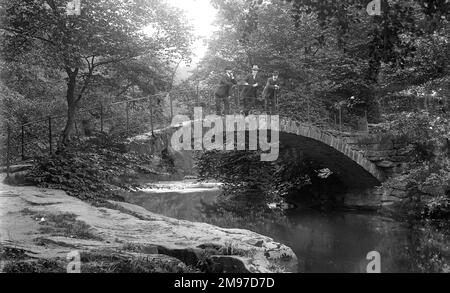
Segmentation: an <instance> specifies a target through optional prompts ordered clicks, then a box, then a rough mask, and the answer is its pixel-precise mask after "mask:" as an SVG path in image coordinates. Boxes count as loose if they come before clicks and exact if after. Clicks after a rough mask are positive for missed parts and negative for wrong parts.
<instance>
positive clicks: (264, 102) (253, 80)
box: [214, 65, 280, 115]
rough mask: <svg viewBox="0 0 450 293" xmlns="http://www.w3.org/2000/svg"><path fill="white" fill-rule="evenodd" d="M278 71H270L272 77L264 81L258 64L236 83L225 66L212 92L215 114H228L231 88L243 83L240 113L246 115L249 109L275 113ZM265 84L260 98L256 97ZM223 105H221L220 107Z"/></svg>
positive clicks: (230, 71)
mask: <svg viewBox="0 0 450 293" xmlns="http://www.w3.org/2000/svg"><path fill="white" fill-rule="evenodd" d="M278 74H279V73H278V71H274V72H273V73H272V77H270V78H269V79H267V81H265V82H264V80H263V79H262V77H261V76H260V74H259V67H258V65H254V66H253V67H252V73H251V74H249V75H248V76H247V77H246V78H245V80H243V81H241V82H239V83H238V81H237V80H236V78H235V77H234V74H233V71H232V70H231V68H229V67H227V68H225V74H224V75H223V76H222V77H221V79H220V82H219V85H218V86H217V89H216V91H215V92H214V97H215V99H216V114H217V115H228V114H230V101H229V97H230V96H231V89H232V88H233V86H235V85H243V86H244V89H243V91H242V95H241V97H239V98H240V99H241V100H242V101H241V103H240V104H242V106H243V109H242V113H243V114H244V115H248V114H249V113H250V112H251V111H254V110H258V109H263V110H264V111H265V112H266V113H267V114H275V112H276V107H277V98H278V97H277V93H278V91H279V89H280V84H279V79H278ZM264 84H265V86H264V89H263V91H262V98H261V99H260V98H259V97H258V93H259V89H260V88H262V86H263V85H264ZM222 106H223V107H222Z"/></svg>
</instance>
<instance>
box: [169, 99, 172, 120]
mask: <svg viewBox="0 0 450 293" xmlns="http://www.w3.org/2000/svg"><path fill="white" fill-rule="evenodd" d="M169 101H170V121H171V122H172V119H173V98H172V94H171V93H170V92H169Z"/></svg>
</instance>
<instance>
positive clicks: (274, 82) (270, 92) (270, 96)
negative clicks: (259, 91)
mask: <svg viewBox="0 0 450 293" xmlns="http://www.w3.org/2000/svg"><path fill="white" fill-rule="evenodd" d="M279 89H280V84H279V79H278V71H275V72H274V73H273V74H272V77H271V78H269V79H268V80H267V83H266V86H265V87H264V91H263V98H264V100H265V101H266V112H267V113H269V114H275V112H276V102H277V92H278V90H279Z"/></svg>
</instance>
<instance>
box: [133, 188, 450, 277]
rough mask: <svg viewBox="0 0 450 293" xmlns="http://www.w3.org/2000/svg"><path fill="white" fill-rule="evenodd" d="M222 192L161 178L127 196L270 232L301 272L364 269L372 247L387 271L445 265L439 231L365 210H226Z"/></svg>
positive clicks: (193, 216)
mask: <svg viewBox="0 0 450 293" xmlns="http://www.w3.org/2000/svg"><path fill="white" fill-rule="evenodd" d="M221 192H222V191H221V190H220V186H219V185H218V184H214V183H209V184H208V183H203V184H199V183H194V182H193V181H186V180H185V181H171V182H159V183H155V184H152V185H151V186H149V188H146V189H143V190H141V191H139V192H136V193H132V194H129V195H127V198H126V200H127V201H128V202H131V203H134V204H137V205H140V206H143V207H144V208H146V209H147V210H149V211H152V212H155V213H158V214H162V215H165V216H169V217H173V218H177V219H183V220H189V221H197V222H207V223H211V224H214V225H218V226H221V227H224V228H243V229H249V230H252V231H255V232H257V233H260V234H263V235H266V236H269V237H271V238H273V239H274V240H276V241H278V242H281V243H284V244H286V245H288V246H290V247H291V248H292V249H293V250H294V252H295V253H296V255H297V257H298V259H299V267H298V271H299V272H307V273H313V272H332V273H345V272H355V273H364V272H366V270H367V266H368V264H369V262H370V261H369V260H367V259H366V258H367V254H368V253H369V252H371V251H377V252H378V253H379V254H380V256H381V271H382V272H386V273H387V272H424V271H442V270H446V269H447V267H446V266H447V264H448V262H447V261H448V260H449V259H448V258H446V257H448V251H449V247H448V244H449V241H448V240H449V239H447V238H445V236H443V235H442V234H440V233H439V231H432V229H429V228H423V227H417V226H414V225H411V224H405V223H401V222H398V221H395V220H393V219H391V218H387V217H383V216H380V215H378V214H376V213H367V212H365V213H362V212H361V213H356V212H348V211H346V212H344V211H341V212H320V211H316V210H312V209H307V208H294V209H292V210H289V211H286V212H284V213H282V216H280V214H275V215H273V216H272V217H270V216H267V214H262V213H253V212H249V210H248V209H247V210H245V209H243V210H242V211H240V210H239V209H240V207H239V205H237V206H234V207H232V209H231V211H230V208H228V209H227V208H223V207H221V206H218V207H217V206H216V205H218V203H219V195H220V194H221ZM442 245H444V247H442ZM445 253H447V255H445ZM443 256H444V257H443ZM442 258H444V262H442ZM445 263H447V264H445Z"/></svg>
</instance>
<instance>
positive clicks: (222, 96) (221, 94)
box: [214, 67, 236, 115]
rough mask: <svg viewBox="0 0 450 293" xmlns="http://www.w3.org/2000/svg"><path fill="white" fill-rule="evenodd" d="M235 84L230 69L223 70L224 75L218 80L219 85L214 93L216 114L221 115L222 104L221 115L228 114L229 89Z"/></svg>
mask: <svg viewBox="0 0 450 293" xmlns="http://www.w3.org/2000/svg"><path fill="white" fill-rule="evenodd" d="M235 84H236V79H235V78H234V75H233V71H231V68H229V67H227V68H225V75H224V76H222V78H221V79H220V82H219V85H218V86H217V89H216V91H215V92H214V97H215V98H216V114H217V115H222V103H223V104H224V111H223V115H228V114H229V113H230V101H229V99H228V97H229V96H230V95H231V88H232V87H233V85H235Z"/></svg>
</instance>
